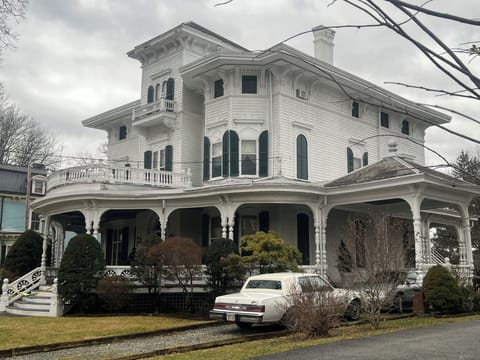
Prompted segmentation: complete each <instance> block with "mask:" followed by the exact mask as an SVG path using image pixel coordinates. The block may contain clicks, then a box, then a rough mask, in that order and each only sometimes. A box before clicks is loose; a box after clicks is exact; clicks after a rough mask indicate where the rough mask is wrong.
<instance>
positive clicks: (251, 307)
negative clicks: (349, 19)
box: [245, 305, 265, 312]
mask: <svg viewBox="0 0 480 360" xmlns="http://www.w3.org/2000/svg"><path fill="white" fill-rule="evenodd" d="M245 310H246V311H251V312H265V305H247V306H246V309H245Z"/></svg>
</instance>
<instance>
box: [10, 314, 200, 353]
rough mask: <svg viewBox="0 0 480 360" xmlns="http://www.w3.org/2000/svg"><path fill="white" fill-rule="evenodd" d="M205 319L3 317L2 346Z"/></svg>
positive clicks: (54, 341)
mask: <svg viewBox="0 0 480 360" xmlns="http://www.w3.org/2000/svg"><path fill="white" fill-rule="evenodd" d="M202 322H205V321H197V320H189V319H178V318H173V317H167V316H112V317H70V316H68V317H59V318H34V317H0V350H4V349H10V348H15V347H23V346H32V345H43V344H52V343H58V342H68V341H77V340H86V339H94V338H99V337H104V336H115V335H125V334H132V333H139V332H145V331H153V330H160V329H166V328H171V327H177V326H185V325H193V324H200V323H202Z"/></svg>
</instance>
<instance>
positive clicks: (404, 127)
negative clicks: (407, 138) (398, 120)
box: [402, 120, 410, 135]
mask: <svg viewBox="0 0 480 360" xmlns="http://www.w3.org/2000/svg"><path fill="white" fill-rule="evenodd" d="M402 134H405V135H410V124H409V123H408V120H403V121H402Z"/></svg>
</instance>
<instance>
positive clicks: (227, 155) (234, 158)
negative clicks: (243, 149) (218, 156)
mask: <svg viewBox="0 0 480 360" xmlns="http://www.w3.org/2000/svg"><path fill="white" fill-rule="evenodd" d="M238 142H239V141H238V135H237V133H236V132H235V131H233V130H227V131H225V134H223V143H222V148H223V151H222V165H223V166H222V174H223V176H224V177H228V176H238V174H239V171H238V170H239V169H238V156H239V151H238V150H239V149H238Z"/></svg>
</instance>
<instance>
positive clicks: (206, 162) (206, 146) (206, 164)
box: [203, 136, 210, 181]
mask: <svg viewBox="0 0 480 360" xmlns="http://www.w3.org/2000/svg"><path fill="white" fill-rule="evenodd" d="M209 179H210V139H209V138H208V137H206V136H205V137H204V138H203V181H206V180H209Z"/></svg>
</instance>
